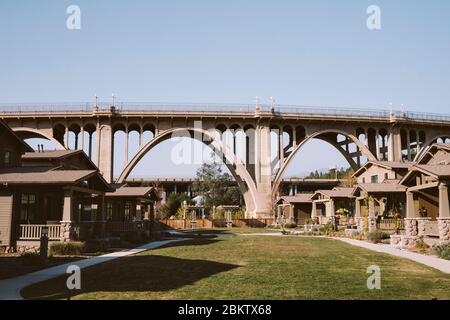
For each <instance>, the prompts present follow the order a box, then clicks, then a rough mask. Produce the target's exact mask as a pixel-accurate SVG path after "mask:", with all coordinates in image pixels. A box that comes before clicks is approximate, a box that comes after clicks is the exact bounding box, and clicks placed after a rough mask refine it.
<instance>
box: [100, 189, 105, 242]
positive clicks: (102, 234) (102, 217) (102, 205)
mask: <svg viewBox="0 0 450 320" xmlns="http://www.w3.org/2000/svg"><path fill="white" fill-rule="evenodd" d="M99 205H100V219H99V220H100V237H102V238H103V237H105V236H106V202H105V195H104V194H102V195H100V204H99Z"/></svg>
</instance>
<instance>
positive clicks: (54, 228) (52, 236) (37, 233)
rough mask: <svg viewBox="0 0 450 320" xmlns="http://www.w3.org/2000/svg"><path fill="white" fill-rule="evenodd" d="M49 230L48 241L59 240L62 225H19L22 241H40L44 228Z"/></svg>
mask: <svg viewBox="0 0 450 320" xmlns="http://www.w3.org/2000/svg"><path fill="white" fill-rule="evenodd" d="M44 227H46V228H48V239H49V240H59V239H60V232H61V225H60V224H21V225H19V239H20V240H39V239H40V238H41V235H42V228H44Z"/></svg>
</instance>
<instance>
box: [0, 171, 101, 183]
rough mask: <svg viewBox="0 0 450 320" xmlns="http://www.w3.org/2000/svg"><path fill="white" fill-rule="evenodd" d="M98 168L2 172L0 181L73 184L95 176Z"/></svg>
mask: <svg viewBox="0 0 450 320" xmlns="http://www.w3.org/2000/svg"><path fill="white" fill-rule="evenodd" d="M96 173H98V171H96V170H54V171H45V172H42V171H38V172H36V171H34V172H24V171H20V170H18V172H8V173H2V174H0V183H9V184H73V183H76V182H79V181H82V180H86V179H88V178H90V177H92V176H94V175H95V174H96Z"/></svg>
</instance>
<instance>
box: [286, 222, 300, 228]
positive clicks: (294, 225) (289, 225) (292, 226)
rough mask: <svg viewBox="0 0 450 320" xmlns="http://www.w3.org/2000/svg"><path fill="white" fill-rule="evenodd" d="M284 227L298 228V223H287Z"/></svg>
mask: <svg viewBox="0 0 450 320" xmlns="http://www.w3.org/2000/svg"><path fill="white" fill-rule="evenodd" d="M284 227H285V228H286V229H295V228H297V224H296V223H286V224H285V225H284Z"/></svg>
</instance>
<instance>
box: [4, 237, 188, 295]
mask: <svg viewBox="0 0 450 320" xmlns="http://www.w3.org/2000/svg"><path fill="white" fill-rule="evenodd" d="M184 240H186V239H174V240H162V241H154V242H150V243H147V244H145V245H143V246H140V247H137V248H134V249H130V250H123V251H117V252H113V253H108V254H105V255H102V256H98V257H92V258H89V259H84V260H79V261H74V262H69V263H65V264H61V265H58V266H55V267H51V268H47V269H43V270H39V271H36V272H33V273H29V274H26V275H23V276H19V277H16V278H11V279H5V280H0V300H21V299H22V296H21V295H20V290H22V289H23V288H25V287H27V286H29V285H32V284H35V283H39V282H42V281H45V280H49V279H52V278H56V277H59V276H61V275H64V274H66V270H67V267H69V266H71V265H76V266H78V267H80V269H84V268H87V267H91V266H94V265H96V264H99V263H103V262H108V261H112V260H115V259H118V258H121V257H126V256H129V255H132V254H136V253H140V252H143V251H147V250H151V249H156V248H159V247H161V246H164V245H166V244H169V243H174V242H179V241H184Z"/></svg>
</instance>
